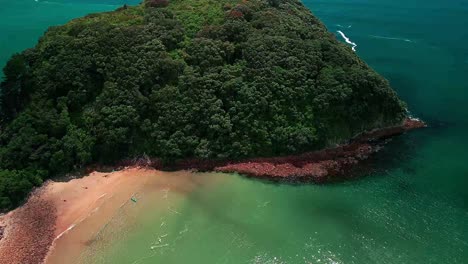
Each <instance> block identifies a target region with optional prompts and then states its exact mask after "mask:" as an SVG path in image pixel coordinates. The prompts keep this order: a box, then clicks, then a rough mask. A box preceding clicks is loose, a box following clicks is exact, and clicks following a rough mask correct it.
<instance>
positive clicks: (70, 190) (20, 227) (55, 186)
mask: <svg viewBox="0 0 468 264" xmlns="http://www.w3.org/2000/svg"><path fill="white" fill-rule="evenodd" d="M158 173H159V172H158V171H155V170H148V169H144V168H142V169H140V168H127V169H124V170H122V171H116V172H113V173H101V172H93V173H91V174H90V175H88V176H86V177H82V178H78V179H73V180H70V181H68V182H54V181H50V180H49V181H47V182H46V183H45V184H44V185H43V186H41V187H39V188H37V189H36V190H35V191H33V192H32V193H31V194H30V196H29V198H28V200H27V202H26V203H25V204H24V205H23V206H21V207H19V208H17V209H15V210H13V211H10V212H9V213H7V214H4V215H1V216H0V225H1V226H2V227H3V228H4V234H3V238H2V239H1V240H0V263H11V264H16V263H18V264H24V263H28V264H40V263H57V264H59V263H67V262H63V261H62V259H61V258H62V257H63V256H61V254H55V253H56V252H59V253H60V252H62V253H63V252H66V253H67V255H71V256H74V257H78V256H79V252H80V250H81V249H82V248H83V247H84V246H85V242H86V241H88V240H89V239H91V238H92V236H93V235H94V234H95V233H96V232H98V230H99V229H100V228H101V227H102V226H103V225H104V224H105V223H106V222H107V221H108V220H109V219H110V218H111V217H112V215H114V214H115V212H116V211H117V210H118V209H119V208H120V206H121V205H122V204H123V203H125V202H126V201H128V199H129V197H132V195H133V194H134V193H135V192H136V191H137V190H138V189H139V188H141V187H142V186H143V185H144V183H145V181H146V180H147V179H148V176H150V175H154V174H158ZM90 218H92V221H90V220H89V219H90ZM81 226H84V228H83V229H84V231H83V230H80V234H79V235H75V236H73V235H71V234H70V235H68V234H67V233H69V232H70V231H71V230H73V229H77V228H81ZM70 233H72V232H70ZM65 234H67V235H65ZM67 240H71V241H72V242H73V243H72V244H67V243H63V241H67ZM57 242H59V243H57ZM56 246H60V248H57V251H55V247H56ZM67 257H69V256H67Z"/></svg>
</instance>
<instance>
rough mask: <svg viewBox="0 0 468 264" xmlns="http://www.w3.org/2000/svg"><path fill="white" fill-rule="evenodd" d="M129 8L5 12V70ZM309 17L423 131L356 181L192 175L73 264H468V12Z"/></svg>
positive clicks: (93, 2) (90, 3)
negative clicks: (90, 21)
mask: <svg viewBox="0 0 468 264" xmlns="http://www.w3.org/2000/svg"><path fill="white" fill-rule="evenodd" d="M124 2H125V1H123V0H113V1H112V0H101V1H99V0H50V1H43V0H38V1H35V0H15V1H11V0H9V1H7V0H0V64H1V65H4V64H5V62H6V60H7V58H8V57H9V56H11V55H12V54H13V53H14V52H19V51H21V50H23V49H25V48H28V47H32V46H34V44H35V43H36V41H37V39H38V37H39V36H41V34H42V33H43V32H44V30H46V28H47V27H48V26H52V25H58V24H63V23H65V22H66V21H68V20H69V19H71V18H74V17H79V16H82V15H85V14H87V13H90V12H98V11H104V10H112V9H115V8H117V7H118V6H119V5H122V4H123V3H124ZM136 2H138V1H130V3H132V4H134V3H136ZM304 3H305V5H307V6H308V7H309V8H310V9H311V10H312V11H313V13H314V14H315V15H316V16H318V17H319V18H320V19H321V20H322V21H323V22H324V23H325V24H326V25H327V27H328V29H329V30H330V31H331V32H334V33H335V34H336V36H337V38H338V39H339V40H342V41H345V38H343V36H342V34H343V35H344V36H345V37H346V38H348V41H349V42H353V43H355V44H356V45H357V46H356V47H355V48H356V52H357V54H358V55H359V56H361V57H362V58H363V59H364V60H365V61H366V62H367V63H368V64H370V65H371V66H372V67H373V68H374V69H376V70H377V71H378V72H379V73H380V74H382V75H383V76H385V77H386V78H387V79H389V80H390V82H391V84H392V86H393V88H394V89H395V90H396V91H397V92H398V94H399V95H400V97H401V98H402V99H404V100H405V101H406V102H407V103H408V106H409V109H410V111H411V113H412V114H413V115H414V116H417V117H420V118H422V119H424V120H426V121H428V123H429V125H430V127H429V128H427V129H424V130H419V131H415V132H411V133H409V134H406V135H403V136H400V137H397V138H394V139H393V140H392V141H391V142H390V143H388V145H387V147H386V148H385V149H384V150H383V151H381V152H379V153H378V155H377V156H376V157H375V158H373V159H372V160H370V161H369V163H368V167H369V169H366V170H364V171H362V172H360V173H361V174H363V176H362V177H359V178H357V179H354V180H351V181H346V182H342V183H336V184H331V185H290V184H272V183H268V182H263V181H257V180H252V179H247V178H244V177H241V176H238V175H228V174H195V175H194V178H195V179H198V180H199V184H198V187H197V188H196V189H195V190H194V191H192V192H191V193H190V194H184V195H181V194H180V193H176V192H172V191H171V190H170V189H168V190H162V191H161V192H154V193H149V192H147V193H145V192H144V191H142V194H141V199H142V200H143V201H144V202H143V203H141V206H142V207H143V206H144V207H145V212H144V213H142V212H141V211H142V210H140V211H138V207H137V205H132V204H129V205H128V206H126V207H124V208H123V209H122V214H121V215H118V216H116V217H115V218H113V219H112V220H111V222H109V224H108V225H107V226H106V227H105V228H103V229H102V230H101V232H100V233H98V234H96V241H95V243H92V244H91V245H90V246H89V248H88V249H87V250H86V252H84V253H83V257H82V258H81V259H80V260H77V261H78V262H85V263H138V264H148V263H163V264H171V263H176V264H178V263H314V264H316V263H346V264H347V263H357V264H361V263H362V264H367V263H388V264H393V263H395V264H396V263H405V264H406V263H409V264H412V263H415V264H418V263H421V264H426V263H437V264H443V263H448V264H451V263H468V44H467V43H468V0H445V1H442V0H425V1H422V0H406V1H394V0H305V1H304ZM338 31H341V33H339V32H338ZM350 46H351V44H350ZM175 177H177V176H175ZM214 178H216V179H217V180H218V181H219V182H221V183H220V184H218V185H217V186H216V188H213V186H212V185H208V184H204V183H205V182H212V180H213V179H214ZM159 196H161V197H165V198H167V199H163V202H161V201H162V199H157V197H159ZM145 197H147V198H146V200H145ZM151 203H158V208H159V209H158V210H151ZM161 204H162V205H163V207H161ZM138 206H139V205H138ZM161 208H163V209H164V210H161ZM132 215H138V216H139V220H138V221H136V222H135V221H134V220H132V223H133V224H132V226H125V221H130V220H129V217H130V216H132ZM123 226H124V227H123ZM110 237H113V238H115V239H114V240H111V241H110V242H109V238H110ZM104 238H107V239H104Z"/></svg>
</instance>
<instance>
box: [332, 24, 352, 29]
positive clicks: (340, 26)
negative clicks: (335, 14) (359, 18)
mask: <svg viewBox="0 0 468 264" xmlns="http://www.w3.org/2000/svg"><path fill="white" fill-rule="evenodd" d="M336 26H337V27H339V28H351V27H352V26H353V25H348V26H342V25H340V24H336Z"/></svg>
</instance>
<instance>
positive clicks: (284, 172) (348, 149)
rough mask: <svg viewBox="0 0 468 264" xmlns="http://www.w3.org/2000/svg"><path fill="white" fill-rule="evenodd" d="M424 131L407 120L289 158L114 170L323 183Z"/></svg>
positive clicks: (143, 162)
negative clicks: (391, 142) (396, 140)
mask: <svg viewBox="0 0 468 264" xmlns="http://www.w3.org/2000/svg"><path fill="white" fill-rule="evenodd" d="M424 127H427V125H426V123H424V122H423V121H421V120H419V119H416V118H407V119H405V121H403V123H402V124H401V125H398V126H392V127H386V128H381V129H374V130H372V131H368V132H363V133H361V134H359V135H356V136H355V137H354V138H352V139H351V140H350V141H349V142H348V143H346V144H342V145H339V146H337V147H333V148H326V149H322V150H317V151H312V152H306V153H302V154H295V155H288V156H279V157H265V158H246V159H240V160H218V161H217V160H200V159H186V160H180V161H176V162H175V163H173V164H171V165H164V164H163V163H162V162H161V161H160V160H159V159H150V158H144V159H134V160H124V161H121V162H120V163H119V164H118V165H117V166H115V167H117V168H119V167H128V166H141V167H149V168H153V169H156V170H161V171H167V170H170V171H178V170H192V171H201V172H208V171H211V172H223V173H239V174H242V175H245V176H249V177H255V178H262V179H267V180H272V181H284V180H297V181H312V182H315V183H326V182H329V181H333V180H336V179H337V178H339V177H341V176H343V175H344V174H345V173H346V172H347V171H349V170H350V169H352V168H353V167H355V166H356V165H357V164H358V163H360V162H362V161H364V160H367V159H368V158H369V157H370V156H371V155H372V154H374V153H376V152H378V151H379V150H380V149H381V148H382V147H383V145H384V144H385V140H386V139H389V138H391V137H394V136H397V135H400V134H404V133H406V132H408V131H411V130H414V129H420V128H424Z"/></svg>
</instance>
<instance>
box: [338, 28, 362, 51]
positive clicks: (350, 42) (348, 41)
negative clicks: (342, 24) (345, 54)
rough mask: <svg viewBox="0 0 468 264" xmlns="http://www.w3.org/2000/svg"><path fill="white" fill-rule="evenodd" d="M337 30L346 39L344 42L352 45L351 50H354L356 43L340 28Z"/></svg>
mask: <svg viewBox="0 0 468 264" xmlns="http://www.w3.org/2000/svg"><path fill="white" fill-rule="evenodd" d="M337 32H338V33H340V35H341V36H342V37H343V39H344V40H345V41H346V43H348V44H351V45H352V47H351V49H352V50H353V51H356V47H357V44H356V43H354V42H352V41H351V40H350V39H349V38H348V37H347V36H346V35H345V34H344V33H343V32H342V31H341V30H338V31H337Z"/></svg>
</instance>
